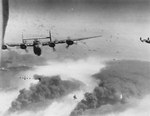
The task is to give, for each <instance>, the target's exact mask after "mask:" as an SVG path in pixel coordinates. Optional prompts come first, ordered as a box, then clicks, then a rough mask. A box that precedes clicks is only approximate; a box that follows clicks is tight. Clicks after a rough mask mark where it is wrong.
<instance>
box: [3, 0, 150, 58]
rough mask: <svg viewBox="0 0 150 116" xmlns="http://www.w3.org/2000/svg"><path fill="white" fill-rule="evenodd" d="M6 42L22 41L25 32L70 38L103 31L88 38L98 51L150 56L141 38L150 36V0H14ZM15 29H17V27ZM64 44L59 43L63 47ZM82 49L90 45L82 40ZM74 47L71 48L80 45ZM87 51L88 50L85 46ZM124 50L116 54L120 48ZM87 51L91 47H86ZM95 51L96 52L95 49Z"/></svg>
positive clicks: (111, 54) (28, 35) (11, 5)
mask: <svg viewBox="0 0 150 116" xmlns="http://www.w3.org/2000/svg"><path fill="white" fill-rule="evenodd" d="M9 2H10V4H9V6H10V13H9V14H10V16H9V21H8V26H7V30H6V36H5V41H6V42H13V43H14V41H15V42H21V35H22V33H23V35H24V38H28V37H45V36H48V30H51V31H52V35H53V39H58V40H60V39H66V38H67V37H68V36H70V37H71V38H78V37H86V36H93V35H102V36H103V37H102V38H97V39H93V40H87V41H86V43H87V45H88V48H91V49H96V50H97V53H96V52H95V53H94V54H95V55H97V54H98V55H101V56H103V57H115V56H117V57H119V58H127V59H135V58H138V59H143V60H148V59H149V57H150V54H149V52H150V51H149V45H147V44H143V43H141V42H140V41H139V38H140V37H143V38H147V37H149V29H150V23H149V22H150V15H149V0H144V1H141V0H131V1H129V0H127V1H126V0H111V1H110V0H99V1H98V0H94V1H92V0H77V1H75V0H71V1H70V0H55V1H54V0H26V1H23V0H11V1H9ZM14 30H15V31H14ZM61 48H62V46H58V51H59V52H62V51H61ZM76 48H78V49H86V46H84V45H82V44H80V45H79V46H78V47H76ZM76 48H75V47H72V50H71V51H74V49H76ZM81 51H85V50H81ZM118 51H119V52H121V54H120V55H118V54H117V55H116V52H118ZM86 54H91V53H88V50H86ZM92 54H93V53H92Z"/></svg>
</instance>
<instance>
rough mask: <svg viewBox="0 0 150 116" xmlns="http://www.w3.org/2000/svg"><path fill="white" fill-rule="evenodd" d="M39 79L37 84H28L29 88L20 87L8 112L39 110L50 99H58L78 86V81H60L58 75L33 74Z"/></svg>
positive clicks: (47, 103) (48, 102)
mask: <svg viewBox="0 0 150 116" xmlns="http://www.w3.org/2000/svg"><path fill="white" fill-rule="evenodd" d="M34 78H35V79H39V82H38V83H37V84H33V85H31V86H30V88H29V90H27V89H22V90H20V91H19V95H18V97H17V99H16V100H14V101H13V102H12V104H11V107H10V108H9V112H15V111H24V110H32V111H36V110H40V109H42V107H44V106H47V105H49V104H50V102H51V100H54V99H58V98H60V97H63V96H65V95H67V94H68V93H70V92H73V91H75V90H78V89H79V88H80V84H81V83H80V82H78V81H75V80H74V81H67V80H66V81H65V80H64V81H62V80H61V79H60V77H59V76H53V77H45V76H40V75H35V76H34Z"/></svg>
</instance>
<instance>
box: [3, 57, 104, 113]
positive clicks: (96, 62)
mask: <svg viewBox="0 0 150 116" xmlns="http://www.w3.org/2000/svg"><path fill="white" fill-rule="evenodd" d="M104 66H105V64H104V60H101V59H98V58H91V57H90V58H87V59H81V60H77V61H75V60H64V61H49V62H48V63H47V65H44V66H35V67H34V68H33V70H29V71H26V72H25V74H24V75H25V76H26V77H33V75H34V74H38V75H44V76H54V75H60V77H61V78H62V79H63V80H72V79H75V80H78V81H81V82H82V83H84V87H83V88H81V90H79V91H75V92H74V93H70V94H69V95H67V96H65V97H63V98H61V99H57V100H54V101H53V102H52V104H51V105H50V106H49V107H47V108H46V109H45V110H42V111H39V112H31V111H26V112H23V113H17V112H15V113H12V114H9V116H49V115H51V116H68V115H69V114H70V113H71V111H72V110H73V109H74V108H75V106H76V105H77V103H78V102H79V101H80V100H81V99H83V97H84V93H85V92H91V91H92V90H93V89H94V88H95V86H97V84H98V81H97V80H95V79H94V78H92V75H93V74H95V73H97V72H99V71H100V70H101V69H102V68H103V67H104ZM25 83H26V82H25ZM31 83H35V80H29V81H27V83H26V84H24V85H22V86H24V87H25V88H28V87H29V85H30V84H31ZM22 88H23V87H22ZM16 93H17V94H18V93H19V92H16ZM16 93H15V94H16ZM9 94H11V93H8V95H7V96H8V98H9V97H10V99H9V102H8V101H7V100H5V101H4V102H6V104H8V105H7V107H6V108H5V109H8V108H9V107H10V105H11V104H10V103H11V101H13V100H14V98H16V96H17V95H13V94H12V96H13V97H11V96H9ZM74 95H76V97H77V99H76V100H74V98H73V96H74ZM3 112H4V111H3Z"/></svg>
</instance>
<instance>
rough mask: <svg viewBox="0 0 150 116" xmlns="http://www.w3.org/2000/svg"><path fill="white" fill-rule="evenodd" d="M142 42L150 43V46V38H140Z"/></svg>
mask: <svg viewBox="0 0 150 116" xmlns="http://www.w3.org/2000/svg"><path fill="white" fill-rule="evenodd" d="M140 40H141V42H146V43H149V44H150V39H149V37H148V38H147V39H142V38H141V37H140Z"/></svg>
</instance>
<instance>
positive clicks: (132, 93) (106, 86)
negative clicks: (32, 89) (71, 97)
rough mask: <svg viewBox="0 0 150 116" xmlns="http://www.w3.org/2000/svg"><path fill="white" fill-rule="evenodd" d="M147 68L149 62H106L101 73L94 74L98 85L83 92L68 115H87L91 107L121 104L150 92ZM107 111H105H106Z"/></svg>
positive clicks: (117, 109) (98, 107) (149, 73)
mask: <svg viewBox="0 0 150 116" xmlns="http://www.w3.org/2000/svg"><path fill="white" fill-rule="evenodd" d="M149 70H150V63H149V62H141V61H117V62H110V63H108V66H107V67H106V68H105V69H103V70H102V71H101V73H98V74H95V75H94V77H95V78H96V79H98V80H100V83H99V85H98V86H97V87H95V89H94V91H93V92H91V93H85V95H84V99H83V100H81V101H80V102H79V103H78V105H77V106H76V108H75V109H74V110H73V111H72V113H71V114H70V115H71V116H77V115H86V114H88V115H89V114H90V110H91V109H99V110H101V107H102V106H107V104H110V105H112V106H115V105H114V104H122V105H123V104H126V103H128V102H129V101H130V99H131V98H132V99H133V98H142V97H144V95H146V94H149V93H150V86H149V84H150V78H149V75H150V71H149ZM105 108H106V109H108V108H107V107H105ZM114 109H115V108H114ZM123 109H124V110H125V106H124V108H121V107H119V108H116V109H115V112H119V110H123ZM111 110H112V109H111ZM109 112H110V111H107V113H109ZM111 112H112V111H111ZM92 114H93V112H92ZM98 114H100V111H99V113H98ZM95 115H96V114H95Z"/></svg>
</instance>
